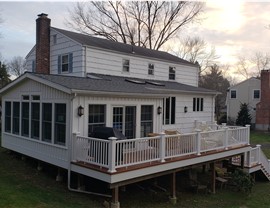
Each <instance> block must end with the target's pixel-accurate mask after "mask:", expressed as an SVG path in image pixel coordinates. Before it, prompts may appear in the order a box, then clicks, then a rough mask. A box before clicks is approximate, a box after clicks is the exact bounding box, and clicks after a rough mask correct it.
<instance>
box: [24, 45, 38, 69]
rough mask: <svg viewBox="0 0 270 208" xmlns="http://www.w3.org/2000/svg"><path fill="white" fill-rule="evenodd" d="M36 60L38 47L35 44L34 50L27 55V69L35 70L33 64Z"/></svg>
mask: <svg viewBox="0 0 270 208" xmlns="http://www.w3.org/2000/svg"><path fill="white" fill-rule="evenodd" d="M33 61H34V62H35V61H36V47H35V46H34V47H33V48H32V50H31V51H30V52H29V54H28V55H27V57H26V58H25V69H26V71H28V72H33V64H32V62H33Z"/></svg>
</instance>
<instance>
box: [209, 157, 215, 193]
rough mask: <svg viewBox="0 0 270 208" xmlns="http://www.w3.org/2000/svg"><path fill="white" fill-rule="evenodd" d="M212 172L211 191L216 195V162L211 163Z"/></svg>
mask: <svg viewBox="0 0 270 208" xmlns="http://www.w3.org/2000/svg"><path fill="white" fill-rule="evenodd" d="M210 170H211V178H212V181H211V189H212V193H213V194H215V193H216V170H215V162H212V163H210Z"/></svg>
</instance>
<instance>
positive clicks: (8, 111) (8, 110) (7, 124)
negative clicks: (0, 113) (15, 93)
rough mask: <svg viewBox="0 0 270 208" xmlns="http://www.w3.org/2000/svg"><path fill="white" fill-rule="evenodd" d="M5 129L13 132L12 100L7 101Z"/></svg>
mask: <svg viewBox="0 0 270 208" xmlns="http://www.w3.org/2000/svg"><path fill="white" fill-rule="evenodd" d="M5 131H6V132H11V102H5Z"/></svg>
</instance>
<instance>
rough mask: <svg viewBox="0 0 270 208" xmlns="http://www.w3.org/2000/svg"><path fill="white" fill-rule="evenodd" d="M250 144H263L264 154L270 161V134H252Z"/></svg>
mask: <svg viewBox="0 0 270 208" xmlns="http://www.w3.org/2000/svg"><path fill="white" fill-rule="evenodd" d="M250 143H251V144H252V145H257V144H261V145H262V150H263V152H264V154H265V155H266V156H267V157H268V158H269V159H270V132H251V134H250Z"/></svg>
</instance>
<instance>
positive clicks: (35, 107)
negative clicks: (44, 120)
mask: <svg viewBox="0 0 270 208" xmlns="http://www.w3.org/2000/svg"><path fill="white" fill-rule="evenodd" d="M31 106H32V111H31V113H32V115H31V137H32V138H34V139H38V138H39V120H40V118H39V117H40V116H39V113H40V104H39V103H32V105H31Z"/></svg>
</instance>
